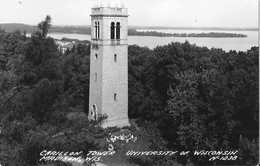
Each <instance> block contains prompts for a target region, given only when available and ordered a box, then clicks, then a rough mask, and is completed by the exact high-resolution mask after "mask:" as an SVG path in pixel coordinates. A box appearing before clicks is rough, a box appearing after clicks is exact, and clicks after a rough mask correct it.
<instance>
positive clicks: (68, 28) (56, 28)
mask: <svg viewBox="0 0 260 166" xmlns="http://www.w3.org/2000/svg"><path fill="white" fill-rule="evenodd" d="M0 27H1V29H4V30H5V31H6V32H14V31H17V30H18V29H19V30H20V31H21V32H23V31H24V30H26V32H27V33H32V32H33V31H35V30H37V27H36V26H33V25H26V24H19V23H7V24H0ZM90 28H91V27H90V25H75V26H74V25H53V26H52V27H51V30H50V32H53V33H79V34H91V29H90ZM131 29H153V30H156V29H173V30H174V29H178V30H219V31H258V28H226V27H165V26H129V30H131Z"/></svg>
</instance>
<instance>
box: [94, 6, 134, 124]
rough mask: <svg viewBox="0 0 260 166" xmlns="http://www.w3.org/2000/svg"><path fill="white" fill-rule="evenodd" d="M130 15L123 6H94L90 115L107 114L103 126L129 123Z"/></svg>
mask: <svg viewBox="0 0 260 166" xmlns="http://www.w3.org/2000/svg"><path fill="white" fill-rule="evenodd" d="M127 19H128V12H127V8H124V7H123V6H121V7H94V8H92V13H91V58H90V93H89V95H90V96H89V118H90V119H97V118H98V117H99V116H100V115H107V116H108V117H107V119H106V120H105V122H104V123H103V125H102V126H103V127H113V126H118V127H123V126H128V125H129V119H128V62H127V61H128V44H127V26H128V25H127Z"/></svg>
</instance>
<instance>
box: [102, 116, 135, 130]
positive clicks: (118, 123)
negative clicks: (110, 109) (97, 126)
mask: <svg viewBox="0 0 260 166" xmlns="http://www.w3.org/2000/svg"><path fill="white" fill-rule="evenodd" d="M126 126H130V123H129V119H128V117H123V118H116V119H106V120H104V122H103V123H102V125H101V127H103V128H107V127H120V128H122V127H126Z"/></svg>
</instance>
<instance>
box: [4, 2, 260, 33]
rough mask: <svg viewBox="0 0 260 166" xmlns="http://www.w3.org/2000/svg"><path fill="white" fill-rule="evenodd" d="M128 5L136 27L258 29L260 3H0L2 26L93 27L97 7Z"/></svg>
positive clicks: (130, 17) (131, 20)
mask: <svg viewBox="0 0 260 166" xmlns="http://www.w3.org/2000/svg"><path fill="white" fill-rule="evenodd" d="M101 3H102V4H103V6H105V5H107V4H108V3H109V4H110V6H111V5H115V4H117V5H118V6H120V4H122V3H123V4H124V6H125V7H127V8H128V14H129V18H128V24H129V25H132V26H172V27H249V28H251V27H253V28H255V27H258V0H119V1H118V0H117V1H114V0H110V1H107V0H106V1H104V0H103V1H101V0H0V23H24V24H29V25H37V24H38V23H39V22H41V21H42V20H44V18H45V17H46V15H50V16H51V18H52V24H53V25H90V14H91V8H92V7H93V6H94V5H97V4H99V5H100V4H101Z"/></svg>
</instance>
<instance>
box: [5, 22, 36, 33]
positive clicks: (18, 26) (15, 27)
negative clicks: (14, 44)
mask: <svg viewBox="0 0 260 166" xmlns="http://www.w3.org/2000/svg"><path fill="white" fill-rule="evenodd" d="M0 28H1V29H4V30H5V31H6V32H14V31H17V30H19V31H21V32H23V31H24V30H26V32H28V33H32V32H33V31H35V30H37V27H36V26H32V25H26V24H18V23H8V24H0Z"/></svg>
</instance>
